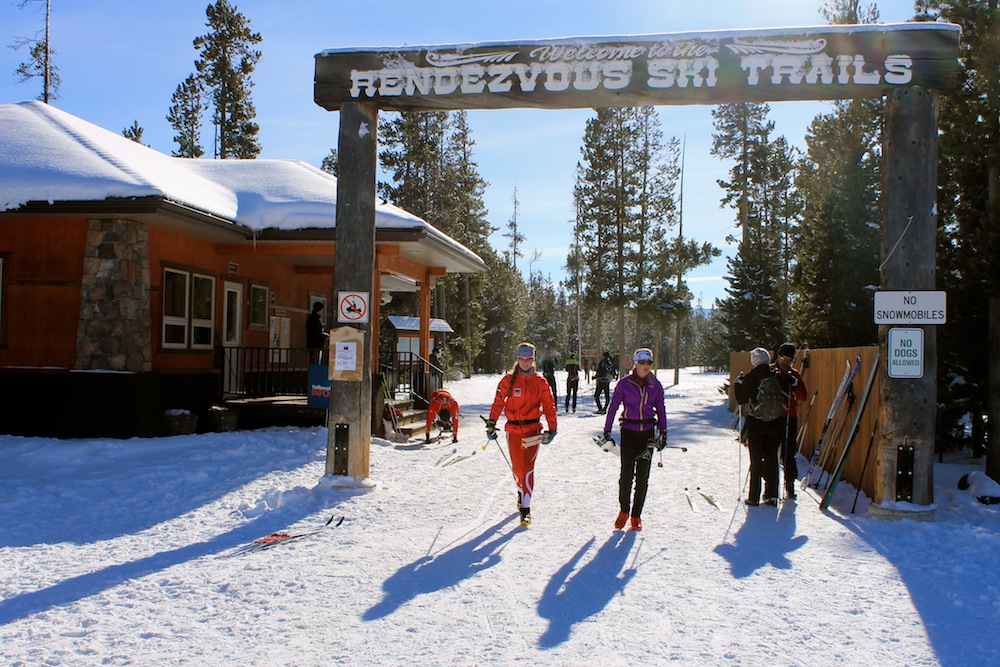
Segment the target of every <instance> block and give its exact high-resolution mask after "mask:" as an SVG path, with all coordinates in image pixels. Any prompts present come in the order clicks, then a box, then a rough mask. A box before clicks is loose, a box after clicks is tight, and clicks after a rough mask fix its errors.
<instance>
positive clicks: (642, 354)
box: [632, 348, 653, 364]
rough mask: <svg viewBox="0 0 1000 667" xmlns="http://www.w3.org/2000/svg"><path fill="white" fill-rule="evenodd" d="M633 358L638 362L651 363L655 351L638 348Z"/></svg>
mask: <svg viewBox="0 0 1000 667" xmlns="http://www.w3.org/2000/svg"><path fill="white" fill-rule="evenodd" d="M632 360H633V361H634V362H635V363H637V364H651V363H653V352H652V351H651V350H647V349H646V348H642V349H641V350H636V351H635V355H634V356H633V357H632Z"/></svg>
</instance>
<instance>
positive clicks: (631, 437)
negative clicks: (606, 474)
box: [618, 428, 653, 516]
mask: <svg viewBox="0 0 1000 667" xmlns="http://www.w3.org/2000/svg"><path fill="white" fill-rule="evenodd" d="M621 438H622V460H621V464H622V466H621V474H620V475H619V477H618V505H619V507H620V508H621V511H622V512H625V513H626V514H631V515H632V516H642V507H643V505H645V504H646V489H647V487H648V486H649V468H650V464H651V463H652V462H653V457H652V456H651V455H650V456H645V457H644V456H643V455H644V454H647V450H648V449H649V441H650V440H651V439H652V438H653V431H652V429H650V430H648V431H632V430H629V429H627V428H623V429H622V430H621ZM633 481H634V482H635V495H634V496H633V495H632V482H633ZM629 500H631V501H632V502H631V505H630V504H629Z"/></svg>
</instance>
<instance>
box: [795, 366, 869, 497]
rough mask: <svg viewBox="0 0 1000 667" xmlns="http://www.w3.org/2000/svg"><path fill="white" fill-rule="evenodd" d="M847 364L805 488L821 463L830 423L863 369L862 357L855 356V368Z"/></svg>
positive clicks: (812, 461)
mask: <svg viewBox="0 0 1000 667" xmlns="http://www.w3.org/2000/svg"><path fill="white" fill-rule="evenodd" d="M845 363H847V364H848V367H847V369H845V370H844V377H843V379H842V380H841V381H840V386H839V387H837V393H836V394H835V395H834V398H833V402H832V403H831V404H830V411H829V412H828V413H827V415H826V420H825V421H824V422H823V431H822V432H821V433H820V435H819V442H817V443H816V449H815V450H814V451H813V455H812V458H811V459H810V460H809V467H808V468H807V469H806V474H805V475H803V476H802V487H803V488H805V487H807V486H809V484H810V482H811V480H812V474H813V471H814V470H815V469H816V464H817V463H818V462H819V455H820V450H821V449H822V448H823V441H824V440H825V439H826V435H827V432H828V431H829V430H830V423H831V422H832V421H833V419H834V417H836V416H837V413H838V411H839V410H840V406H841V404H842V403H843V402H844V397H845V396H846V395H847V388H848V387H849V386H851V383H852V382H853V381H854V376H855V375H857V373H858V369H859V368H861V355H855V359H854V366H853V367H852V366H850V362H845Z"/></svg>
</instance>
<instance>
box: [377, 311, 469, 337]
mask: <svg viewBox="0 0 1000 667" xmlns="http://www.w3.org/2000/svg"><path fill="white" fill-rule="evenodd" d="M387 319H388V320H389V324H391V325H392V326H393V328H395V329H396V331H420V318H419V317H406V316H404V315H390V316H389V317H388V318H387ZM430 330H431V332H432V333H454V332H455V330H454V329H452V328H451V325H450V324H448V323H447V322H446V321H445V320H442V319H441V318H440V317H432V318H431V321H430Z"/></svg>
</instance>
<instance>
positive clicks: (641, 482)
mask: <svg viewBox="0 0 1000 667" xmlns="http://www.w3.org/2000/svg"><path fill="white" fill-rule="evenodd" d="M632 358H633V360H634V361H635V365H634V366H633V368H632V372H631V373H629V374H628V375H626V376H625V377H624V378H623V379H622V381H621V382H619V383H618V384H617V385H615V393H614V395H613V396H612V397H611V405H610V406H609V407H608V416H607V417H606V418H605V420H604V439H605V440H611V427H612V425H613V424H614V420H615V413H616V412H618V407H619V406H621V407H622V416H621V473H620V475H619V477H618V505H619V512H618V516H617V517H616V518H615V530H621V529H622V528H624V527H625V523H626V521H628V520H629V519H630V518H631V521H632V530H642V519H641V518H640V517H641V515H642V507H643V505H644V504H645V503H646V489H647V487H648V485H649V468H650V464H651V463H652V460H653V457H652V450H653V447H654V446H655V448H656V449H658V450H662V449H663V448H664V447H665V446H666V444H667V413H666V411H665V409H664V405H663V385H661V384H660V381H659V380H657V379H656V376H655V375H653V373H652V370H653V353H652V351H650V350H649V348H645V347H642V348H639V349H638V350H636V351H635V355H634V356H633V357H632ZM657 429H658V430H659V433H658V434H657V433H656V430H657ZM633 480H634V482H635V495H634V496H633V495H632V483H633ZM630 501H631V503H630Z"/></svg>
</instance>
